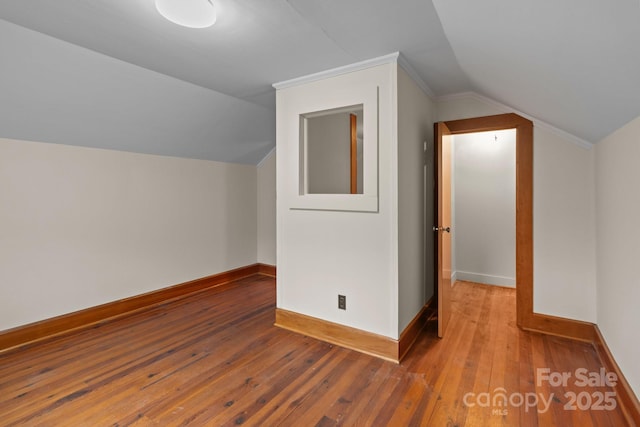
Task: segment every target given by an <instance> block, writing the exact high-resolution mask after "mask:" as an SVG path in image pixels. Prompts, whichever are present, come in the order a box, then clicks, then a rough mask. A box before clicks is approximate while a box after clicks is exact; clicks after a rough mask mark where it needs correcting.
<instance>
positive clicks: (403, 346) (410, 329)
mask: <svg viewBox="0 0 640 427" xmlns="http://www.w3.org/2000/svg"><path fill="white" fill-rule="evenodd" d="M434 309H435V306H434V300H433V297H432V298H431V299H430V300H429V301H427V303H426V304H425V305H424V307H422V310H420V311H419V312H418V314H416V317H414V318H413V320H412V321H411V322H410V323H409V324H408V325H407V327H406V328H404V331H402V333H401V334H400V340H399V342H398V354H399V355H400V359H399V360H402V359H403V358H404V356H406V355H407V353H408V352H409V350H410V349H411V347H412V346H413V343H415V342H416V339H417V338H418V335H419V334H420V332H422V330H423V329H424V327H425V326H426V324H427V321H428V320H429V318H430V317H431V315H432V314H434V313H433V312H434Z"/></svg>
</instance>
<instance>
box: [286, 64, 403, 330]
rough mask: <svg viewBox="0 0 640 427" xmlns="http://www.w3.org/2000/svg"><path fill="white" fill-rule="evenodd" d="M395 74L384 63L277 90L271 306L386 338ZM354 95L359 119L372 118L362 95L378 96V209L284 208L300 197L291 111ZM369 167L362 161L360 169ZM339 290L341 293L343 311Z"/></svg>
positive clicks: (390, 322)
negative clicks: (274, 288)
mask: <svg viewBox="0 0 640 427" xmlns="http://www.w3.org/2000/svg"><path fill="white" fill-rule="evenodd" d="M395 74H396V64H395V63H394V64H384V65H379V66H375V67H372V68H367V69H365V70H362V71H357V72H351V73H348V74H343V75H340V76H336V77H331V78H327V79H324V80H320V81H315V82H311V83H306V84H304V85H301V86H294V87H289V88H284V89H279V90H278V91H277V94H276V102H277V114H276V116H277V125H276V129H277V131H276V133H277V150H278V155H277V171H276V173H277V190H278V199H277V220H278V224H277V258H278V281H277V286H278V291H277V299H278V301H277V304H278V307H279V308H282V309H286V310H290V311H294V312H297V313H302V314H305V315H308V316H312V317H316V318H319V319H324V320H328V321H331V322H335V323H339V324H343V325H347V326H351V327H354V328H358V329H362V330H365V331H369V332H373V333H377V334H381V335H384V336H388V337H391V338H397V337H398V301H397V300H398V266H397V241H398V240H397V194H396V193H397V188H398V187H397V181H396V178H395V172H394V171H395V165H396V164H397V157H396V156H397V151H396V149H395V146H396V138H397V133H396V130H395V129H394V126H393V125H394V120H392V118H393V117H395V114H396V108H397V106H396V104H395V100H396V94H395V91H396V86H395V83H394V82H395V80H396V78H395ZM354 94H355V95H354ZM360 94H365V95H366V99H367V101H366V102H365V103H364V120H365V121H366V120H372V119H374V118H375V117H374V116H375V114H373V115H372V116H371V115H368V113H367V111H368V110H367V109H368V108H373V111H375V108H376V106H375V105H369V102H370V101H369V99H373V102H374V103H375V100H376V99H377V98H378V96H377V94H379V105H378V107H379V121H378V123H377V125H378V126H374V128H377V129H379V133H378V135H377V137H378V138H377V144H378V149H379V151H378V159H379V161H378V162H377V164H378V179H377V184H378V186H379V188H378V199H377V202H378V209H377V211H376V212H359V211H338V210H310V209H291V208H292V207H293V206H295V203H296V201H295V200H296V197H297V194H299V193H298V191H297V188H298V187H297V186H298V183H299V171H298V161H299V159H298V155H297V148H296V147H297V146H298V144H299V129H298V123H299V118H298V115H299V114H300V113H304V112H308V111H321V110H325V109H330V108H337V107H340V106H347V105H355V104H358V103H360V102H357V100H356V102H354V99H355V98H359V96H360ZM310 104H313V106H311V105H310ZM305 110H306V111H305ZM374 124H375V123H374ZM367 129H368V126H367V124H366V123H365V125H364V131H365V133H364V144H365V148H364V150H365V156H366V155H367V151H366V150H367V144H368V142H367V141H368V140H367V138H372V137H374V138H375V137H376V135H374V134H373V133H367V132H368V131H367ZM369 141H370V140H369ZM369 154H371V153H369ZM371 167H372V166H371V165H369V164H365V165H364V169H365V174H366V173H367V170H369V171H371ZM373 167H375V165H373ZM368 168H369V169H368ZM369 185H370V184H369ZM374 185H375V184H374ZM366 186H367V178H366V177H365V189H364V191H365V192H367V191H368V190H367V188H366ZM338 196H343V197H361V195H336V196H333V197H334V198H336V197H338ZM338 294H342V295H346V297H347V310H346V311H344V310H339V309H338Z"/></svg>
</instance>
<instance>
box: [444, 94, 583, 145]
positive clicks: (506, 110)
mask: <svg viewBox="0 0 640 427" xmlns="http://www.w3.org/2000/svg"><path fill="white" fill-rule="evenodd" d="M462 98H474V99H476V100H477V101H480V102H483V103H485V104H488V105H491V106H493V107H495V108H497V109H499V110H500V111H502V112H504V113H516V114H518V115H520V116H522V117H524V118H526V119H529V120H531V121H532V122H533V126H534V128H535V127H538V128H541V129H545V130H547V131H549V132H551V133H554V134H556V135H558V136H559V137H561V138H564V139H567V140H568V141H571V142H573V143H574V144H576V145H578V146H580V147H582V148H584V149H587V150H590V149H592V148H593V143H592V142H589V141H587V140H585V139H582V138H580V137H578V136H575V135H573V134H571V133H569V132H567V131H564V130H562V129H559V128H557V127H555V126H553V125H551V124H549V123H547V122H545V121H543V120H540V119H537V118H535V117H533V116H530V115H528V114H526V113H523V112H522V111H519V110H516V109H515V108H513V107H510V106H508V105H506V104H503V103H501V102H498V101H495V100H493V99H491V98H488V97H486V96H484V95H480V94H479V93H476V92H472V91H470V92H461V93H454V94H452V95H444V96H439V97H438V98H437V101H450V100H455V99H462Z"/></svg>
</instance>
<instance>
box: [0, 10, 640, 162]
mask: <svg viewBox="0 0 640 427" xmlns="http://www.w3.org/2000/svg"><path fill="white" fill-rule="evenodd" d="M214 2H215V4H216V6H217V7H218V13H219V15H218V22H217V23H216V25H214V26H213V27H211V28H208V29H202V30H192V29H185V28H182V27H178V26H176V25H174V24H171V23H170V22H168V21H166V20H164V19H163V18H162V17H160V16H159V14H158V13H157V12H156V10H155V6H154V2H153V0H138V1H132V0H92V1H90V2H88V1H86V0H56V1H50V0H3V1H2V2H0V18H2V19H4V20H6V21H8V22H11V23H13V24H16V25H18V26H21V27H25V28H27V29H30V30H33V31H36V32H39V33H42V34H46V35H48V36H51V37H53V38H55V39H59V40H62V41H64V42H66V43H68V44H71V45H75V46H79V47H81V48H82V49H85V50H87V51H92V52H91V54H86V55H85V54H79V53H78V55H76V56H82V57H84V56H91V55H95V52H97V53H99V54H102V55H106V56H107V57H111V58H116V59H118V60H120V61H124V62H125V63H128V64H134V65H135V66H137V67H141V69H146V70H152V71H154V72H155V73H154V77H149V78H150V80H158V78H159V77H157V76H156V75H155V74H156V73H160V74H162V75H165V76H170V77H172V78H174V79H177V80H179V81H182V82H188V83H190V84H192V86H193V88H191V86H190V88H191V89H188V90H186V91H187V92H188V91H198V93H199V96H201V97H204V98H207V101H202V103H201V104H197V105H196V106H194V105H192V104H191V103H190V102H188V101H187V100H183V99H182V98H181V97H178V98H177V99H176V101H175V102H176V103H179V102H182V103H183V104H182V107H183V108H180V105H177V106H175V108H176V109H178V110H180V111H182V113H183V114H177V115H176V113H175V112H174V111H169V112H165V113H164V114H165V116H166V117H172V118H171V123H172V127H174V128H175V129H178V130H179V132H178V133H179V134H180V135H182V138H181V141H180V143H179V144H177V143H176V141H175V139H176V137H177V135H176V132H173V133H171V132H169V133H170V135H169V136H167V137H164V136H163V134H164V133H163V132H152V133H150V131H147V133H145V131H143V130H141V128H142V127H144V126H140V123H137V124H136V123H133V124H132V123H129V122H132V120H129V122H127V121H125V120H115V121H112V122H110V123H109V126H108V127H107V126H105V128H108V129H110V128H113V127H119V129H118V134H117V135H115V134H114V135H112V134H111V133H109V131H108V129H102V130H103V131H105V132H107V133H108V135H107V136H108V138H106V137H105V141H106V140H113V139H114V138H119V141H120V143H119V144H120V145H122V146H124V147H121V146H120V145H118V146H117V147H113V143H112V145H111V146H107V147H106V148H117V149H128V150H129V151H140V152H155V150H156V148H157V147H164V148H163V149H161V150H157V151H158V153H159V154H169V155H178V156H185V157H197V158H206V159H211V160H222V161H237V162H242V163H256V162H257V161H259V159H260V157H261V156H263V155H264V154H266V153H267V152H268V151H269V150H270V149H271V148H272V147H273V146H274V145H275V130H274V129H275V126H274V123H273V118H274V117H275V116H274V113H273V110H274V108H275V106H274V104H275V97H274V93H273V89H272V88H271V84H272V83H274V82H279V81H283V80H287V79H291V78H295V77H299V76H303V75H306V74H311V73H315V72H319V71H323V70H327V69H331V68H335V67H339V66H343V65H347V64H350V63H353V62H358V61H362V60H366V59H370V58H373V57H377V56H381V55H385V54H388V53H391V52H394V51H400V52H402V54H403V56H404V57H405V58H406V59H407V60H408V62H409V63H410V65H411V66H412V67H413V68H414V69H415V71H416V72H417V73H418V74H419V76H420V77H421V78H422V79H423V80H424V82H425V83H426V84H427V85H428V86H429V87H430V88H431V89H432V91H433V92H434V93H435V94H436V95H437V96H442V95H449V94H454V93H459V92H464V91H475V92H478V93H479V94H481V95H485V96H488V97H490V98H493V99H495V100H497V101H500V102H502V103H504V104H507V105H509V106H511V107H514V108H516V109H518V110H521V111H523V112H525V113H527V114H529V115H531V116H534V117H536V118H539V119H542V120H545V121H547V122H549V123H550V124H553V125H555V126H556V127H558V128H560V129H563V130H565V131H568V132H570V133H572V134H574V135H577V136H579V137H581V138H583V139H586V140H588V141H592V142H595V141H598V140H599V139H601V138H602V137H603V136H604V135H607V134H608V133H610V132H611V131H613V130H615V129H616V128H618V127H619V126H620V125H622V124H624V123H626V122H627V121H629V120H631V119H632V118H635V117H637V116H639V115H640V84H638V82H639V77H638V76H640V51H639V49H640V30H639V28H640V4H639V2H638V1H637V0H614V1H608V2H604V1H593V2H582V1H577V0H568V1H563V2H540V1H535V0H520V1H517V2H513V1H508V0H487V1H483V2H477V1H472V0H459V1H455V2H452V1H447V0H434V1H433V2H430V1H425V0H400V1H388V0H386V1H383V0H348V1H344V0H340V1H339V0H323V1H317V0H289V1H285V0H268V1H267V0H217V1H215V0H214ZM11 31H14V30H11ZM43 43H45V42H43ZM47 43H48V42H47ZM45 44H46V43H45ZM11 46H12V42H11V41H5V42H4V43H0V48H2V49H3V51H4V50H10V49H11ZM18 47H20V46H18ZM59 48H60V49H62V47H59ZM14 50H15V46H14ZM78 52H79V51H78ZM2 53H4V52H0V54H2ZM13 54H14V56H15V55H16V53H15V52H13ZM35 55H37V53H35ZM60 60H61V61H64V60H65V59H64V58H60ZM96 61H98V62H99V60H97V59H96ZM74 65H75V64H74ZM74 68H75V67H74ZM94 71H95V70H94ZM142 71H144V70H142ZM121 73H124V74H127V76H128V75H129V74H131V73H133V74H136V73H138V72H137V71H133V70H131V69H127V70H126V71H125V70H124V69H123V70H122V71H121ZM61 74H63V73H62V72H61ZM124 74H123V75H124ZM149 76H150V74H149ZM0 77H1V78H2V79H3V80H5V84H6V85H7V86H9V85H10V84H11V82H7V81H6V80H7V79H10V78H13V79H15V75H6V74H5V73H4V72H3V71H2V70H1V69H0ZM121 77H122V76H121ZM123 79H124V80H130V79H129V78H128V77H127V78H123ZM106 80H107V79H101V82H102V83H103V84H105V85H108V82H106ZM84 83H85V86H83V87H82V88H81V89H82V90H85V89H86V85H88V84H90V81H87V82H84ZM0 84H2V82H1V81H0ZM182 84H183V83H179V82H177V83H168V82H163V83H160V82H158V87H160V86H161V85H170V86H171V87H172V89H171V90H176V91H178V92H179V91H180V90H178V88H177V86H179V85H182ZM196 88H197V89H196ZM120 90H122V89H120ZM157 90H158V91H160V92H162V90H160V89H157ZM202 90H207V91H208V92H210V94H209V95H205V94H204V93H202V92H200V91H202ZM132 91H133V92H132ZM104 92H106V94H103V95H100V96H96V97H94V98H91V99H93V100H94V102H96V103H103V104H107V105H104V106H103V107H102V109H104V110H118V108H119V107H118V106H117V105H115V104H114V105H110V104H111V103H115V102H117V98H119V97H117V96H111V97H110V96H108V93H109V91H108V90H105V91H104ZM116 93H117V91H116ZM14 96H16V97H19V96H20V94H14ZM128 96H129V97H132V98H135V99H137V98H138V95H135V90H134V89H130V90H129V91H128ZM167 96H168V95H167ZM32 98H33V99H30V101H31V102H35V101H36V100H37V96H33V97H32ZM112 98H116V99H112ZM214 98H215V100H214ZM172 99H173V97H172ZM16 101H17V102H19V101H20V99H17V100H16ZM49 101H51V100H49ZM85 101H86V100H85ZM152 102H153V101H152ZM139 104H140V105H137V107H136V108H137V110H138V111H140V109H141V108H143V107H142V104H143V102H140V103H139ZM227 105H229V106H233V108H230V109H229V108H226V106H227ZM150 108H151V109H152V110H153V108H154V107H153V106H152V107H150ZM193 108H199V109H200V111H199V112H197V113H194V114H196V116H198V117H199V119H198V120H196V123H195V124H194V122H193V121H194V119H193V118H192V117H191V118H190V114H191V112H190V110H191V109H193ZM185 110H186V111H185ZM229 110H231V111H232V112H233V113H234V114H236V115H237V116H239V117H242V119H241V120H240V119H235V120H234V119H232V118H230V117H228V115H229ZM68 113H69V114H67V115H66V116H65V117H68V116H70V115H71V113H72V111H68ZM131 114H135V111H131ZM139 114H141V115H142V116H144V115H145V114H151V113H149V112H147V113H144V112H140V113H139ZM165 116H161V117H165ZM205 116H210V117H211V118H212V120H211V121H210V122H209V121H207V120H206V117H205ZM101 117H102V118H103V119H104V120H107V119H105V116H104V114H103V115H102V116H101ZM176 117H177V118H176ZM180 117H182V118H183V119H184V120H182V119H180ZM216 117H219V118H218V119H216ZM1 120H2V119H1V118H0V121H1ZM93 121H94V122H96V123H98V124H96V125H99V122H100V119H99V118H95V117H94V118H93ZM165 121H166V120H165ZM63 122H64V120H63ZM0 125H1V126H0V136H7V135H2V129H3V128H4V127H5V126H4V124H3V123H0ZM133 125H136V129H135V132H130V131H131V130H132V129H131V128H130V127H131V126H133ZM149 126H150V127H153V126H152V125H151V123H149ZM194 126H195V130H194V132H193V134H190V132H189V129H191V128H193V127H194ZM65 127H66V128H68V129H66V130H65V129H64V128H65ZM167 127H168V126H167ZM73 128H74V126H73V125H72V123H71V122H70V123H69V124H68V125H67V126H65V124H64V123H60V122H58V128H57V129H56V131H57V132H58V134H56V135H57V137H56V138H55V139H57V140H56V141H52V142H62V140H65V139H66V140H72V141H73V142H71V143H77V144H78V145H82V140H83V139H84V138H85V137H86V135H85V134H82V135H74V130H73ZM21 132H24V129H17V130H15V132H14V133H17V134H20V133H21ZM47 132H48V131H47V128H46V127H44V129H43V130H42V132H41V134H42V135H46V134H47ZM65 132H67V133H68V135H67V133H65ZM87 132H89V130H88V129H85V133H87ZM54 133H55V132H54ZM127 135H135V137H133V136H131V137H127ZM10 136H11V137H16V135H10ZM18 136H19V135H18ZM95 145H96V146H100V145H105V144H104V143H103V142H100V141H98V142H95ZM107 145H108V144H107ZM170 147H173V148H170Z"/></svg>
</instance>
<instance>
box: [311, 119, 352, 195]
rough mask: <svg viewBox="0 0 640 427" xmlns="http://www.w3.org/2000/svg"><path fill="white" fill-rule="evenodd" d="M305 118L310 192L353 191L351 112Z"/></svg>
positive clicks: (334, 192)
mask: <svg viewBox="0 0 640 427" xmlns="http://www.w3.org/2000/svg"><path fill="white" fill-rule="evenodd" d="M305 122H306V125H307V129H305V133H306V135H307V141H306V156H305V157H306V159H307V165H306V167H307V170H306V171H305V172H306V178H307V186H308V188H307V192H308V193H312V194H350V192H351V119H350V114H349V113H334V114H328V115H324V116H317V117H312V118H308V119H307V120H306V121H305Z"/></svg>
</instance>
